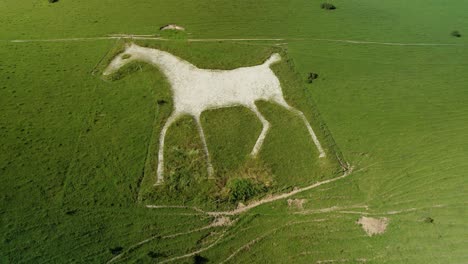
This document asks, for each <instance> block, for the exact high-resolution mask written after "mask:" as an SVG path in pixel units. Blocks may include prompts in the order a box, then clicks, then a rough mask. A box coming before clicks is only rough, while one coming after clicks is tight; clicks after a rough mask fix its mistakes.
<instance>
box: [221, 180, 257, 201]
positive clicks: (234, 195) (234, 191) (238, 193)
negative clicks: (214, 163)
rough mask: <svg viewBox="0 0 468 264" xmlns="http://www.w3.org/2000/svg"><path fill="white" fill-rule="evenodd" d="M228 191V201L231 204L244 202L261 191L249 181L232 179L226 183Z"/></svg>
mask: <svg viewBox="0 0 468 264" xmlns="http://www.w3.org/2000/svg"><path fill="white" fill-rule="evenodd" d="M227 187H228V190H229V201H230V202H232V203H237V202H245V201H246V200H248V199H249V198H252V197H254V196H255V195H256V194H258V193H259V192H261V191H262V188H261V187H260V186H258V185H256V184H255V183H254V182H253V181H252V180H251V179H246V178H233V179H230V180H229V181H228V183H227Z"/></svg>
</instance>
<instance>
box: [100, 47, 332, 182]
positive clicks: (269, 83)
mask: <svg viewBox="0 0 468 264" xmlns="http://www.w3.org/2000/svg"><path fill="white" fill-rule="evenodd" d="M137 60H138V61H143V62H146V63H148V64H150V65H152V66H155V67H156V68H158V69H160V70H161V71H162V73H163V74H164V75H165V76H166V78H167V79H168V80H169V83H170V87H171V92H172V95H173V101H174V109H173V111H172V113H171V115H170V116H169V118H168V119H167V120H166V122H165V124H164V126H163V128H162V130H161V133H160V136H159V151H158V168H157V181H156V184H155V185H158V184H162V183H163V181H164V141H165V137H166V134H167V130H168V129H169V127H170V126H171V124H173V123H174V122H175V121H176V120H177V119H178V118H179V117H181V116H183V115H184V114H188V115H191V116H192V117H193V118H194V120H195V122H196V125H197V129H198V132H199V134H200V138H201V140H202V144H203V150H204V152H205V156H206V163H207V170H208V176H209V177H212V175H213V166H212V164H211V158H210V153H209V151H208V146H207V143H206V139H205V133H204V131H203V127H202V125H201V122H200V115H201V113H202V112H203V111H205V110H209V109H216V108H224V107H232V106H244V107H247V108H249V109H250V110H251V111H252V112H253V113H254V114H255V115H256V116H257V118H258V119H259V120H260V122H261V123H262V126H263V127H262V131H261V133H260V135H259V136H258V138H257V141H256V142H255V145H254V147H253V149H252V151H251V153H250V155H251V156H252V157H256V156H257V154H258V153H259V151H260V149H261V147H262V145H263V142H264V140H265V137H266V135H267V133H268V130H269V128H270V123H269V122H268V121H267V120H266V118H265V117H264V116H263V115H262V114H261V113H260V111H259V110H258V108H257V106H256V105H255V102H256V101H259V100H265V101H269V102H273V103H276V104H278V105H280V106H282V107H284V108H285V109H287V110H289V111H291V112H293V113H295V114H296V115H298V116H299V117H300V118H301V119H302V121H303V122H304V124H305V126H306V127H307V130H308V132H309V134H310V136H311V138H312V140H313V142H314V144H315V146H316V147H317V149H318V151H319V157H320V158H322V157H325V156H326V154H325V151H324V150H323V148H322V145H321V144H320V142H319V140H318V138H317V136H316V135H315V133H314V130H313V129H312V127H311V125H310V123H309V121H308V120H307V118H306V117H305V115H304V113H303V112H301V111H300V110H298V109H296V108H294V107H292V106H290V105H289V104H288V103H287V102H286V100H285V99H284V97H283V92H282V89H281V85H280V82H279V80H278V77H277V76H276V75H275V73H274V72H273V71H272V70H271V68H270V66H271V65H272V64H274V63H277V62H279V61H281V56H280V55H279V54H278V53H274V54H272V55H271V56H270V57H269V58H268V59H267V60H266V61H265V62H264V63H262V64H260V65H255V66H249V67H240V68H236V69H233V70H213V69H200V68H198V67H196V66H195V65H193V64H191V63H190V62H187V61H185V60H182V59H181V58H179V57H176V56H174V55H172V54H170V53H168V52H166V51H162V50H158V49H153V48H146V47H141V46H138V45H136V44H134V43H129V44H126V45H125V50H124V51H123V52H121V53H119V54H118V55H116V56H115V57H114V58H113V59H112V61H111V62H110V64H109V65H108V66H107V68H106V69H105V70H104V72H103V75H104V76H107V75H110V74H112V73H115V72H117V71H118V70H119V69H120V68H121V67H122V66H124V65H125V64H127V63H129V62H132V61H137ZM181 76H184V78H183V77H181ZM262 78H263V79H262ZM242 96H243V97H242ZM194 98H196V99H194Z"/></svg>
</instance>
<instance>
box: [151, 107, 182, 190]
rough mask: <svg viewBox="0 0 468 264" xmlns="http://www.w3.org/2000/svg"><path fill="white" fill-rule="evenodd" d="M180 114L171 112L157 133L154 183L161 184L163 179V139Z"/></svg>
mask: <svg viewBox="0 0 468 264" xmlns="http://www.w3.org/2000/svg"><path fill="white" fill-rule="evenodd" d="M179 116H180V114H179V113H172V114H171V116H169V118H168V119H167V121H166V123H165V124H164V126H163V128H162V130H161V134H159V151H158V170H157V180H156V184H155V185H159V184H162V183H163V181H164V140H165V138H166V133H167V130H168V129H169V127H170V126H171V124H172V123H174V121H176V120H177V118H178V117H179Z"/></svg>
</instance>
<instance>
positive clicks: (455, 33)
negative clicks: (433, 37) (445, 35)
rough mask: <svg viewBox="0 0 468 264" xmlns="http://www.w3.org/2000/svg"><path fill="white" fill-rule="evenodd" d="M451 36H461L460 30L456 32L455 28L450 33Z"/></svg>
mask: <svg viewBox="0 0 468 264" xmlns="http://www.w3.org/2000/svg"><path fill="white" fill-rule="evenodd" d="M451 35H452V36H453V37H456V38H460V37H461V34H460V32H458V31H457V30H454V31H452V34H451Z"/></svg>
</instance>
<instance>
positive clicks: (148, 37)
mask: <svg viewBox="0 0 468 264" xmlns="http://www.w3.org/2000/svg"><path fill="white" fill-rule="evenodd" d="M109 39H146V40H161V41H169V40H170V39H167V38H162V37H157V36H154V35H132V34H112V35H108V36H104V37H83V38H81V37H77V38H56V39H14V40H0V41H7V42H11V43H24V42H68V41H93V40H109ZM287 40H293V41H300V40H303V41H324V42H338V43H348V44H357V45H386V46H465V44H455V43H403V42H379V41H364V40H353V39H325V38H200V39H195V38H192V39H187V41H190V42H216V41H234V42H235V41H238V42H239V41H287ZM281 44H284V43H281Z"/></svg>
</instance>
